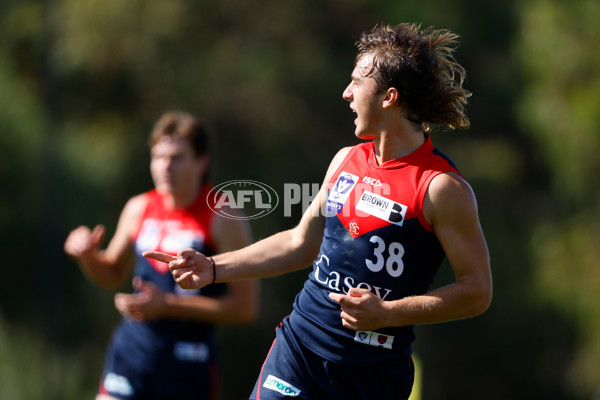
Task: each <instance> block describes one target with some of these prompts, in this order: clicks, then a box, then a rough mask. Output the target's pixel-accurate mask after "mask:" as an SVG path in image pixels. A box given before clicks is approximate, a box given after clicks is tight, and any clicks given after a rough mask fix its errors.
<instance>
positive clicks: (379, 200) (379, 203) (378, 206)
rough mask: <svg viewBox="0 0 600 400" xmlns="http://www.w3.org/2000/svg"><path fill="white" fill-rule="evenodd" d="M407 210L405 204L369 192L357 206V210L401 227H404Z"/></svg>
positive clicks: (361, 198) (361, 197) (366, 192)
mask: <svg viewBox="0 0 600 400" xmlns="http://www.w3.org/2000/svg"><path fill="white" fill-rule="evenodd" d="M407 208H408V207H406V206H405V205H404V204H400V203H396V202H395V201H392V200H390V199H387V198H385V197H383V196H380V195H378V194H375V193H371V192H369V191H367V190H365V191H364V192H363V194H362V195H361V196H360V200H359V201H358V203H357V204H356V209H357V210H360V211H362V212H364V213H367V214H369V215H373V216H374V217H377V218H380V219H382V220H384V221H388V222H391V223H392V224H394V225H399V226H402V223H403V222H404V217H405V216H406V210H407Z"/></svg>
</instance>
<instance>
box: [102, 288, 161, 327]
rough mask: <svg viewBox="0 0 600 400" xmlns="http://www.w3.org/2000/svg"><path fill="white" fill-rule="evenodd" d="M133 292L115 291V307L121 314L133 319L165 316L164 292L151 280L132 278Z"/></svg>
mask: <svg viewBox="0 0 600 400" xmlns="http://www.w3.org/2000/svg"><path fill="white" fill-rule="evenodd" d="M133 288H134V289H135V293H133V294H129V293H117V294H116V295H115V299H114V301H115V307H116V308H117V310H119V312H120V313H121V315H123V316H124V317H126V318H129V319H132V320H135V321H150V320H153V319H157V318H161V317H164V316H165V309H166V307H167V303H166V302H165V293H164V292H163V291H162V290H160V289H159V288H158V287H157V286H156V285H154V284H153V283H151V282H144V281H143V280H142V279H141V278H135V279H134V280H133Z"/></svg>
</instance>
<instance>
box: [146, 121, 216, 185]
mask: <svg viewBox="0 0 600 400" xmlns="http://www.w3.org/2000/svg"><path fill="white" fill-rule="evenodd" d="M172 136H176V137H180V138H182V139H185V140H187V141H188V142H189V143H190V144H191V146H192V149H193V150H194V153H195V154H196V157H200V156H201V155H204V154H209V136H210V134H209V129H208V126H207V125H206V123H205V122H204V121H202V120H200V119H199V118H197V117H194V116H193V115H191V114H189V113H186V112H183V111H167V112H165V113H164V114H163V115H162V116H161V117H160V118H159V119H158V121H156V123H155V124H154V127H153V128H152V132H150V137H149V139H148V145H149V146H150V148H152V147H153V146H154V145H155V144H156V143H158V142H159V141H160V140H161V139H163V138H165V137H172ZM209 170H210V167H209V168H207V170H206V172H205V174H204V176H202V183H203V184H206V183H207V182H208V175H209Z"/></svg>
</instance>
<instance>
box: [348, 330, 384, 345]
mask: <svg viewBox="0 0 600 400" xmlns="http://www.w3.org/2000/svg"><path fill="white" fill-rule="evenodd" d="M354 341H355V342H359V343H363V344H368V345H369V346H375V347H383V348H384V349H391V348H392V343H393V342H394V337H393V336H389V335H384V334H382V333H377V332H372V331H358V332H356V334H355V335H354Z"/></svg>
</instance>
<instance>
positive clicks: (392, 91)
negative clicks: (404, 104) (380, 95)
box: [383, 87, 400, 108]
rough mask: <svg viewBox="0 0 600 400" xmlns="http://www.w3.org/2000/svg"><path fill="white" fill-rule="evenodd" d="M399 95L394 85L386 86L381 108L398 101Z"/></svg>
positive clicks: (390, 105)
mask: <svg viewBox="0 0 600 400" xmlns="http://www.w3.org/2000/svg"><path fill="white" fill-rule="evenodd" d="M399 97H400V93H398V89H396V88H395V87H391V88H388V90H387V91H386V92H385V97H384V99H383V108H388V107H392V106H394V105H395V104H396V102H397V101H398V98H399Z"/></svg>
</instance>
